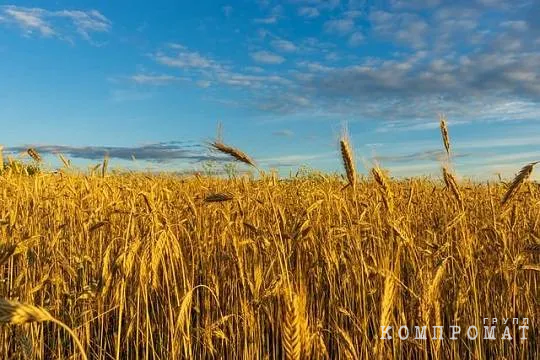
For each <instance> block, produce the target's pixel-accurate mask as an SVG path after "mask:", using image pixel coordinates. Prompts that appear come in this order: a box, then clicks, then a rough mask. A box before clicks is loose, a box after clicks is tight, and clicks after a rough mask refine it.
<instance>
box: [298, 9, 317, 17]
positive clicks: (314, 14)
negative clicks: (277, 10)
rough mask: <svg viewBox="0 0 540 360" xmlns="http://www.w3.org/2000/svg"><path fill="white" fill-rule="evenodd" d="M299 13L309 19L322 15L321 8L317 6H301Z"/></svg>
mask: <svg viewBox="0 0 540 360" xmlns="http://www.w3.org/2000/svg"><path fill="white" fill-rule="evenodd" d="M298 15H300V16H303V17H305V18H308V19H314V18H316V17H318V16H319V15H320V13H319V10H318V9H317V8H315V7H307V6H304V7H301V8H299V9H298Z"/></svg>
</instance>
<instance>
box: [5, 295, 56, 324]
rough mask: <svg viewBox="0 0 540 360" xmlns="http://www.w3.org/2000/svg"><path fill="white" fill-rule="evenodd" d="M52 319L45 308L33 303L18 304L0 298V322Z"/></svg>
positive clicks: (13, 322) (14, 322) (16, 322)
mask: <svg viewBox="0 0 540 360" xmlns="http://www.w3.org/2000/svg"><path fill="white" fill-rule="evenodd" d="M52 319H54V318H53V317H52V316H51V314H49V312H48V311H47V310H45V309H42V308H40V307H37V306H33V305H25V304H20V303H18V302H15V301H10V300H6V299H0V322H3V323H10V324H16V325H20V324H25V323H29V322H42V321H49V320H52Z"/></svg>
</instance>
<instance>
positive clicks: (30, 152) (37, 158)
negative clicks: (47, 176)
mask: <svg viewBox="0 0 540 360" xmlns="http://www.w3.org/2000/svg"><path fill="white" fill-rule="evenodd" d="M26 152H27V153H28V155H30V157H31V158H32V159H34V161H36V162H40V161H41V155H39V153H38V152H37V151H36V150H35V149H33V148H29V149H28V150H26Z"/></svg>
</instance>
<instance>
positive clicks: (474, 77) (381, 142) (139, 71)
mask: <svg viewBox="0 0 540 360" xmlns="http://www.w3.org/2000/svg"><path fill="white" fill-rule="evenodd" d="M536 14H540V2H538V1H531V0H529V1H526V0H515V1H502V0H470V1H465V0H456V1H442V0H412V1H404V0H403V1H402V0H384V1H374V0H371V1H370V0H285V1H271V0H259V1H255V0H253V1H210V0H201V1H189V2H188V1H153V2H142V1H123V0H117V1H104V0H100V1H95V0H94V1H11V2H9V1H8V2H3V1H2V2H0V127H1V129H2V132H1V133H2V138H1V140H0V142H1V143H2V144H3V145H4V147H5V151H8V152H9V151H13V152H15V153H17V152H20V151H21V150H23V149H24V148H26V147H28V146H33V147H36V148H37V149H38V150H39V151H40V152H42V153H44V154H49V155H51V156H50V157H49V158H50V159H51V160H50V161H51V163H52V164H55V161H54V160H52V159H53V158H54V156H53V155H54V154H55V153H58V152H62V153H64V154H65V155H67V156H68V157H71V158H72V159H73V160H74V162H75V163H79V164H87V163H88V162H89V161H90V162H95V161H99V160H100V159H101V158H102V157H103V155H104V153H106V152H107V153H109V155H110V156H111V158H112V162H113V164H114V163H116V164H118V165H119V166H129V167H135V168H152V169H158V170H169V169H194V168H199V167H200V166H201V161H204V160H206V159H208V158H209V154H208V152H207V150H206V149H205V147H204V143H205V141H208V140H210V139H212V138H213V137H215V135H216V125H217V123H218V121H220V122H221V123H222V125H223V135H224V141H225V142H226V143H231V144H233V145H235V146H238V147H239V148H241V149H243V150H244V151H246V152H247V153H249V154H251V155H252V156H253V157H254V158H255V159H256V160H257V161H258V163H259V164H260V165H261V166H262V167H263V168H266V169H269V168H278V169H279V170H280V171H281V172H282V173H288V171H289V170H290V169H296V168H298V166H300V165H308V166H311V167H315V168H319V169H323V170H329V171H334V170H340V169H341V166H340V163H339V161H338V160H337V159H338V153H337V140H338V138H339V135H340V133H341V131H342V128H343V125H344V124H345V123H346V124H347V127H348V132H349V134H350V136H351V138H352V141H353V144H354V147H355V151H356V157H357V161H358V166H359V169H360V170H361V171H365V168H364V167H369V166H371V165H372V164H373V161H378V163H380V164H381V165H382V166H384V167H385V168H388V169H389V170H390V171H391V172H392V174H394V175H399V176H410V175H424V174H437V173H438V172H439V167H440V158H441V149H442V144H441V140H440V135H439V131H438V114H439V113H445V114H446V116H447V117H448V120H449V127H450V135H451V140H452V144H453V146H454V154H455V158H454V162H455V167H456V169H457V171H458V173H459V174H460V175H463V176H467V177H475V178H477V177H478V178H486V177H493V176H494V174H495V173H502V174H503V175H504V176H511V175H513V174H514V173H515V172H516V171H517V170H519V168H520V167H521V166H522V165H524V164H525V163H527V162H529V161H533V160H540V146H539V145H540V123H539V121H538V120H540V116H539V115H540V107H539V105H540V17H538V16H537V15H536ZM131 155H134V156H135V158H137V159H138V161H137V162H136V163H134V162H133V161H130V159H131Z"/></svg>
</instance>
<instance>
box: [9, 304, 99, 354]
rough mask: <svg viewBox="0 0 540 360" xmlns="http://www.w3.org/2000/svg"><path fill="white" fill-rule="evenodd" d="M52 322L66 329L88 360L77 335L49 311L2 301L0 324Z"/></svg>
mask: <svg viewBox="0 0 540 360" xmlns="http://www.w3.org/2000/svg"><path fill="white" fill-rule="evenodd" d="M44 321H50V322H52V323H55V324H57V325H59V326H60V327H62V328H63V329H65V330H66V331H67V332H68V333H69V335H70V336H71V337H72V338H73V341H75V344H76V345H77V347H78V348H79V351H80V352H81V355H82V357H83V359H85V360H87V359H88V358H87V357H86V353H85V351H84V347H83V346H82V344H81V342H80V341H79V339H78V337H77V336H76V335H75V333H74V332H73V331H72V330H71V329H70V328H69V327H68V326H67V325H66V324H64V323H63V322H61V321H60V320H57V319H55V318H54V317H53V316H52V315H51V314H50V313H49V312H48V311H47V310H45V309H43V308H40V307H37V306H33V305H27V304H21V303H18V302H16V301H10V300H6V299H0V322H3V323H8V324H14V325H21V324H26V323H31V322H44Z"/></svg>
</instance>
